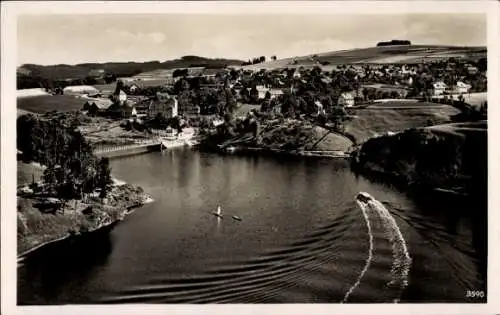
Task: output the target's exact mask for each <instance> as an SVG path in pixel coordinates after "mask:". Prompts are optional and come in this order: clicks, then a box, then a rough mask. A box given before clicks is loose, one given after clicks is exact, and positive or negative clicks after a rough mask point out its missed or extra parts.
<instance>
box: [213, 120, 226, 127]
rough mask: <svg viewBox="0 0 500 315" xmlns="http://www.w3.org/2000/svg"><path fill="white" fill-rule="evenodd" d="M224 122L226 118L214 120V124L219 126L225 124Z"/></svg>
mask: <svg viewBox="0 0 500 315" xmlns="http://www.w3.org/2000/svg"><path fill="white" fill-rule="evenodd" d="M223 124H224V120H222V119H216V120H213V121H212V125H213V126H214V127H218V126H220V125H223Z"/></svg>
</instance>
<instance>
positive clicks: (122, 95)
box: [115, 90, 127, 104]
mask: <svg viewBox="0 0 500 315" xmlns="http://www.w3.org/2000/svg"><path fill="white" fill-rule="evenodd" d="M115 97H116V100H117V101H118V103H120V104H124V103H125V101H126V100H127V94H126V93H125V92H123V91H122V90H120V93H118V95H116V96H115Z"/></svg>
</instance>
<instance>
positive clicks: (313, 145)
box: [202, 119, 353, 157]
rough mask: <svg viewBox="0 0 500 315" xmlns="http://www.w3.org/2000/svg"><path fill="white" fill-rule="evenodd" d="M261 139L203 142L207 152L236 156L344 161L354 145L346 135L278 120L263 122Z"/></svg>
mask: <svg viewBox="0 0 500 315" xmlns="http://www.w3.org/2000/svg"><path fill="white" fill-rule="evenodd" d="M259 129H260V130H259V133H258V135H255V134H253V133H242V134H238V135H235V136H232V137H231V136H229V137H227V136H223V135H222V136H221V135H220V134H217V135H214V136H211V137H207V138H206V139H205V140H204V141H203V142H202V147H203V148H205V149H215V150H219V149H222V150H224V149H227V148H230V147H233V148H235V150H236V151H237V152H245V153H249V152H259V153H263V154H265V153H269V154H283V155H297V156H324V157H332V156H333V157H344V156H345V154H344V153H345V152H348V151H349V150H350V149H351V147H352V146H353V142H352V141H351V140H350V139H349V138H347V137H346V136H344V135H341V134H338V133H335V132H332V131H330V130H328V129H325V128H322V127H319V126H316V125H313V124H312V123H310V122H308V121H304V120H297V119H282V120H280V119H277V120H273V121H263V122H261V124H260V128H259Z"/></svg>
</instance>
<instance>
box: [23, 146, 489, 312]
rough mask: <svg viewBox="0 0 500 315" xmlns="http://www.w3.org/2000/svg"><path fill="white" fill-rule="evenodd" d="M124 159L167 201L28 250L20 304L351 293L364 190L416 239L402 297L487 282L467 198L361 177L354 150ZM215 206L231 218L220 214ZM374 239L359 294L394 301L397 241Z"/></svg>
mask: <svg viewBox="0 0 500 315" xmlns="http://www.w3.org/2000/svg"><path fill="white" fill-rule="evenodd" d="M112 167H113V173H114V175H115V176H116V177H117V178H119V179H122V180H125V181H129V182H131V183H134V184H136V185H139V186H142V187H143V188H144V189H145V190H146V191H147V192H149V193H151V194H152V196H153V198H154V199H155V202H154V203H152V204H148V205H146V206H144V207H143V208H141V209H138V210H137V211H136V212H134V213H133V214H131V215H130V216H129V217H128V218H127V219H126V220H124V221H123V222H121V223H119V224H118V225H116V227H115V228H114V229H113V230H111V231H110V232H109V233H101V235H100V236H99V237H97V236H96V238H97V239H94V241H93V242H87V243H86V244H84V245H79V246H74V244H69V243H68V244H67V245H58V246H54V247H53V248H54V249H53V250H52V249H51V250H45V251H42V252H43V254H40V255H37V256H38V257H37V256H34V257H33V258H32V259H30V260H29V261H26V262H25V263H24V265H23V266H22V267H20V268H18V271H19V293H18V296H19V302H20V304H64V303H229V302H230V303H316V302H317V303H335V302H340V301H341V300H342V299H343V297H344V295H345V294H346V292H347V291H348V289H349V288H350V287H351V286H352V285H353V283H354V282H355V281H356V279H357V277H359V275H360V273H361V270H362V269H363V267H364V265H365V262H366V259H367V256H368V250H369V246H368V245H369V242H368V241H369V238H368V234H367V228H366V223H365V221H364V218H363V214H362V212H361V211H360V209H359V207H358V206H357V205H356V203H355V202H354V196H355V195H356V194H357V193H358V192H359V191H366V192H369V193H370V194H371V195H372V196H374V197H375V198H376V199H378V200H380V201H381V202H383V203H384V204H385V205H386V208H387V209H388V210H389V211H390V213H391V215H392V216H393V217H394V218H395V220H396V223H397V226H398V228H399V229H400V230H401V234H402V235H403V237H404V239H405V241H406V244H407V247H408V251H409V254H410V256H411V258H412V265H411V269H410V274H409V276H408V281H409V285H408V287H407V288H406V289H405V291H404V292H403V296H402V298H403V302H443V301H448V302H469V301H467V300H464V295H465V291H466V290H470V289H471V288H475V289H476V290H481V289H483V287H484V281H483V278H482V275H481V263H482V262H484V261H485V254H484V253H482V252H481V251H480V250H478V247H477V244H476V245H475V244H474V242H476V243H480V242H479V241H478V239H479V238H480V237H479V238H478V236H477V235H479V234H481V233H480V232H481V231H480V230H478V228H477V226H478V224H477V222H483V221H484V220H479V219H473V218H471V216H470V215H467V213H468V212H470V208H467V207H468V206H466V205H460V204H458V205H457V204H451V203H448V202H432V201H430V200H426V198H423V199H422V200H420V201H421V202H415V201H414V200H413V199H410V198H408V197H407V196H405V194H403V193H401V192H399V191H398V190H396V189H395V188H393V187H390V186H387V185H383V184H381V183H376V182H372V181H369V180H367V179H366V178H364V177H357V176H355V175H354V174H353V173H352V172H351V171H350V169H349V167H348V165H347V163H346V162H345V161H332V160H321V159H319V160H317V159H306V160H303V159H284V158H267V157H257V156H220V155H215V154H209V153H201V152H196V151H189V150H180V151H169V152H164V153H163V154H162V153H152V154H148V155H141V156H135V157H129V158H125V159H120V160H115V161H113V162H112ZM217 205H221V206H222V208H223V213H224V215H225V216H224V218H223V219H217V218H216V217H214V216H213V215H211V212H212V211H214V210H215V209H216V207H217ZM232 215H238V216H240V217H241V218H242V219H243V220H242V221H235V220H232V219H231V216H232ZM376 223H377V222H375V227H376ZM374 238H375V239H376V242H377V244H376V245H377V246H376V251H375V252H374V254H373V261H372V264H371V266H370V268H369V269H368V271H367V273H366V274H365V275H364V276H363V277H362V279H361V285H360V286H359V288H357V289H356V290H355V292H354V294H353V295H352V299H351V300H350V302H390V299H389V298H390V297H391V294H392V293H391V292H392V291H390V290H388V289H387V283H388V282H390V281H391V277H393V276H394V275H393V274H391V264H392V262H393V255H392V246H391V243H390V242H389V240H388V239H387V236H386V235H382V234H381V235H374ZM474 240H475V241H474ZM483 243H484V242H483ZM42 252H41V253H42ZM470 302H474V301H470Z"/></svg>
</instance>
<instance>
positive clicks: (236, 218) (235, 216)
mask: <svg viewBox="0 0 500 315" xmlns="http://www.w3.org/2000/svg"><path fill="white" fill-rule="evenodd" d="M233 220H236V221H241V218H240V217H239V216H237V215H233Z"/></svg>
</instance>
